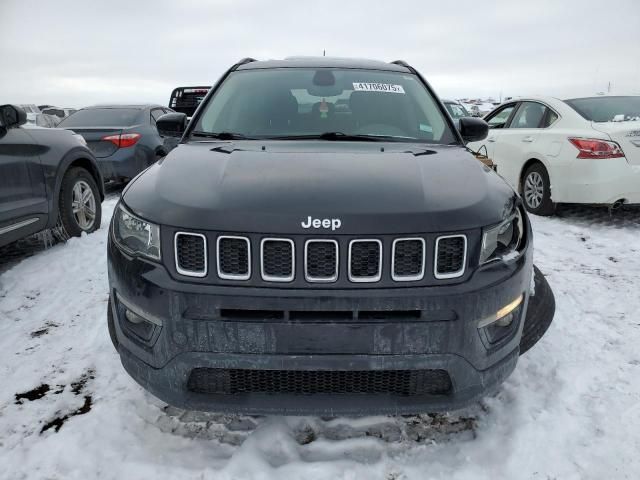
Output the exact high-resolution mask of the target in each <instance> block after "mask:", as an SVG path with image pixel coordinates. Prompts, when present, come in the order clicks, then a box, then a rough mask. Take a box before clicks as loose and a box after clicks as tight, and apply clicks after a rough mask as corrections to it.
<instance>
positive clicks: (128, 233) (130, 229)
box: [113, 205, 160, 260]
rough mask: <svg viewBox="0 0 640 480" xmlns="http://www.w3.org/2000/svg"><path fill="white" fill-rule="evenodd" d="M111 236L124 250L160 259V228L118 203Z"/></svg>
mask: <svg viewBox="0 0 640 480" xmlns="http://www.w3.org/2000/svg"><path fill="white" fill-rule="evenodd" d="M113 237H114V238H115V241H116V243H117V244H118V245H119V246H120V247H122V249H123V250H125V251H126V252H128V253H130V254H133V255H144V256H145V257H149V258H152V259H154V260H160V228H159V227H158V225H155V224H153V223H150V222H147V221H145V220H142V219H141V218H138V217H136V216H135V215H133V214H132V213H131V212H129V211H128V210H126V209H125V208H124V207H123V206H122V205H118V207H117V208H116V212H115V214H114V219H113Z"/></svg>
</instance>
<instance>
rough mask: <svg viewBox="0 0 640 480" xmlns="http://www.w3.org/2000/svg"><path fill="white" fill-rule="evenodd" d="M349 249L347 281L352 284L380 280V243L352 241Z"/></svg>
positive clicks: (377, 241) (374, 241)
mask: <svg viewBox="0 0 640 480" xmlns="http://www.w3.org/2000/svg"><path fill="white" fill-rule="evenodd" d="M349 249H350V250H349V280H351V281H352V282H376V281H378V280H380V276H381V268H382V264H381V260H382V259H381V257H382V255H381V254H382V245H381V242H380V241H379V240H353V241H352V242H351V244H350V245H349Z"/></svg>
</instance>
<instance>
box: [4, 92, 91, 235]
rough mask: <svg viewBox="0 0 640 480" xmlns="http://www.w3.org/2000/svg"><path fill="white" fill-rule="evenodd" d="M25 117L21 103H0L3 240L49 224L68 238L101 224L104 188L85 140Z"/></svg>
mask: <svg viewBox="0 0 640 480" xmlns="http://www.w3.org/2000/svg"><path fill="white" fill-rule="evenodd" d="M26 121H27V114H26V113H25V111H24V110H22V109H21V108H20V107H17V106H14V105H2V106H0V246H3V245H6V244H8V243H11V242H13V241H16V240H19V239H21V238H23V237H26V236H28V235H31V234H34V233H37V232H40V231H42V230H45V229H53V232H54V234H56V236H57V237H58V238H59V239H66V238H68V237H69V236H78V235H80V234H81V233H82V232H87V233H91V232H93V231H94V230H96V229H98V228H100V219H101V202H102V200H103V199H104V188H103V186H102V176H101V175H100V171H99V170H98V166H97V163H96V159H95V157H94V156H93V154H92V153H91V151H90V150H89V149H88V148H87V143H86V142H85V141H84V139H83V138H82V137H81V136H79V135H75V134H74V133H73V132H67V131H65V130H59V129H55V128H38V127H33V128H25V127H23V125H24V124H25V123H26Z"/></svg>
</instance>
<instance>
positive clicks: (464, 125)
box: [458, 117, 489, 143]
mask: <svg viewBox="0 0 640 480" xmlns="http://www.w3.org/2000/svg"><path fill="white" fill-rule="evenodd" d="M458 130H460V135H462V139H463V140H464V141H465V142H467V143H468V142H479V141H480V140H484V139H485V138H487V135H489V124H488V123H487V122H485V121H484V120H482V119H481V118H476V117H463V118H461V119H460V121H459V124H458Z"/></svg>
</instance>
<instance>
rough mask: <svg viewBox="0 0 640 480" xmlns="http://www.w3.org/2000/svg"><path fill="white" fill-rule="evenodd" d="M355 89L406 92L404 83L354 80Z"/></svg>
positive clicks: (361, 90)
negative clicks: (394, 83) (392, 83)
mask: <svg viewBox="0 0 640 480" xmlns="http://www.w3.org/2000/svg"><path fill="white" fill-rule="evenodd" d="M353 89H354V90H355V91H360V92H385V93H404V88H402V85H391V84H389V83H365V82H354V83H353Z"/></svg>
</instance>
